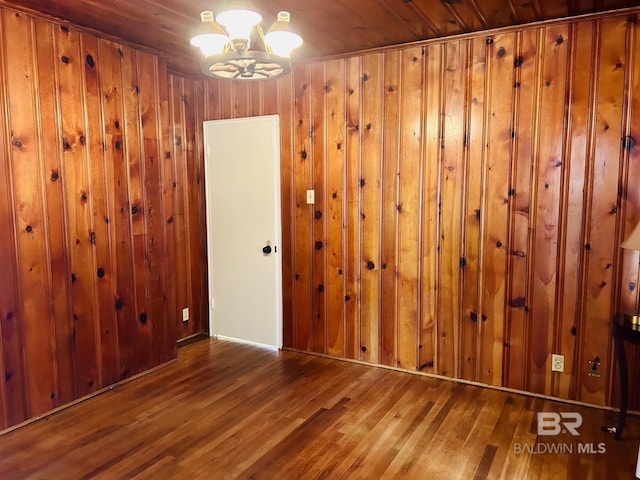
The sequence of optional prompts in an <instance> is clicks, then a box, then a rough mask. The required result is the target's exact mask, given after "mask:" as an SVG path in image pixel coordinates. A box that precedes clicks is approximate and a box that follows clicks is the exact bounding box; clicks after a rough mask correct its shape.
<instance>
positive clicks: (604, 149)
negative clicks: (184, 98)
mask: <svg viewBox="0 0 640 480" xmlns="http://www.w3.org/2000/svg"><path fill="white" fill-rule="evenodd" d="M639 28H640V27H639V25H638V21H637V18H636V16H634V15H632V16H611V17H607V18H601V19H597V18H594V19H592V20H590V19H582V20H581V21H579V22H564V23H558V22H555V23H550V24H548V25H541V26H537V27H535V28H523V29H520V30H514V29H510V30H508V31H503V32H496V33H494V34H491V35H486V34H485V35H475V36H470V37H467V38H464V39H455V40H450V41H441V42H429V43H425V44H424V45H422V46H420V45H418V46H416V45H412V46H407V47H398V48H390V49H386V50H384V51H380V52H370V53H366V54H362V55H353V56H351V57H349V58H342V59H332V60H328V61H316V62H313V63H299V64H297V65H296V66H295V67H294V69H293V71H292V73H291V75H289V76H287V77H285V78H283V79H280V80H277V81H273V82H263V83H261V84H260V86H259V87H255V86H254V85H251V86H250V87H248V89H247V86H245V85H243V84H236V83H230V82H224V81H219V80H213V79H207V80H203V81H202V82H203V83H204V89H203V90H204V95H203V100H204V102H205V109H204V110H205V119H220V118H230V117H233V116H244V115H257V114H262V113H264V112H262V111H260V108H262V107H261V106H262V105H263V104H265V103H266V102H269V101H271V99H272V95H271V93H269V92H272V91H274V90H276V91H277V92H278V102H277V105H275V107H276V110H274V111H271V112H270V113H280V114H281V135H282V137H281V140H282V145H284V148H283V151H282V185H283V191H282V200H283V203H282V204H283V219H284V221H283V235H284V238H285V241H284V242H283V243H284V245H283V255H285V256H286V257H287V260H286V261H285V262H284V263H285V264H284V267H283V278H284V312H285V327H284V328H285V335H284V338H285V346H287V347H291V348H294V349H298V350H304V351H313V352H321V353H327V354H329V355H332V356H336V357H345V358H352V359H357V360H361V361H365V362H369V363H380V364H386V365H393V366H395V367H399V368H403V369H408V370H415V369H417V370H420V371H423V372H429V373H437V374H441V375H447V376H450V377H454V378H464V379H467V380H473V381H478V382H482V383H486V384H491V385H501V386H506V387H511V388H516V389H520V390H525V391H530V392H535V393H541V394H549V395H555V396H558V397H562V398H567V399H577V400H581V401H587V402H590V403H595V404H610V403H611V402H612V399H613V400H615V396H616V392H617V390H616V388H617V387H616V383H617V380H616V377H615V372H616V371H615V369H614V365H613V364H612V361H613V357H612V353H613V352H612V345H611V340H610V335H609V320H610V318H611V316H612V314H613V313H614V312H616V311H618V310H621V309H623V308H627V309H632V308H635V307H636V306H637V304H638V288H637V285H638V277H639V271H638V270H639V269H638V258H637V254H635V253H633V252H627V251H622V250H620V249H619V248H618V246H619V244H620V242H621V241H622V239H623V238H624V236H625V234H628V233H629V231H630V229H631V228H632V227H633V225H634V224H635V222H636V221H637V220H638V218H640V198H639V197H638V195H639V194H638V187H637V178H638V170H639V168H640V167H639V166H638V164H637V162H638V158H640V157H639V154H638V147H637V145H636V143H637V142H638V139H639V138H640V132H638V131H636V130H637V129H638V122H637V119H638V115H639V113H638V112H639V110H640V104H639V103H638V96H639V95H640V94H639V90H638V84H639V83H640V74H639V73H638V72H639V71H640V70H638V68H639V67H638V65H640V57H639V55H640V40H638V38H639V37H640V35H639V34H640V31H639ZM270 85H277V87H272V86H270ZM256 96H257V97H259V98H256ZM307 189H315V191H316V204H315V205H313V206H311V205H307V204H306V202H305V192H306V190H307ZM340 300H342V301H340ZM552 353H561V354H564V355H565V367H566V371H565V373H553V374H552V373H551V366H550V361H551V354H552ZM629 355H630V357H634V356H636V355H637V352H636V351H635V350H634V351H633V352H631V353H630V354H629ZM596 357H597V358H596ZM590 360H591V362H592V363H589V361H590ZM596 360H597V361H599V362H600V363H599V366H598V367H597V369H596V370H595V371H594V370H593V369H592V366H593V362H594V361H596ZM632 374H633V375H635V376H637V375H638V373H637V372H632ZM636 396H637V392H636Z"/></svg>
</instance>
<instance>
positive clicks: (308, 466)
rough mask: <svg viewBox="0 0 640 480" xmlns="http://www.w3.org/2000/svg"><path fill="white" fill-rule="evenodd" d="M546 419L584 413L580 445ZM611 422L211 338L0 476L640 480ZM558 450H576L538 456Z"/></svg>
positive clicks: (0, 461) (6, 447) (631, 447)
mask: <svg viewBox="0 0 640 480" xmlns="http://www.w3.org/2000/svg"><path fill="white" fill-rule="evenodd" d="M541 411H545V412H579V413H580V414H581V415H582V417H583V424H582V426H581V427H580V430H579V433H580V436H579V437H573V436H571V435H569V434H567V433H562V434H560V435H558V436H557V437H549V436H538V435H537V425H536V418H537V415H536V414H537V412H541ZM614 423H615V415H614V414H613V413H612V412H609V411H604V410H600V409H596V408H589V407H583V406H577V405H572V404H567V403H560V402H554V401H551V400H546V399H542V398H533V397H528V396H524V395H520V394H516V393H510V392H502V391H498V390H494V389H485V388H481V387H476V386H472V385H465V384H459V383H455V382H452V381H448V380H440V379H436V378H432V377H427V376H424V375H416V374H410V373H407V372H398V371H393V370H388V369H384V368H377V367H372V366H366V365H361V364H357V363H350V362H345V361H340V360H336V359H330V358H325V357H322V356H315V355H309V354H302V353H297V352H290V351H280V352H275V351H272V350H268V349H262V348H258V347H254V346H249V345H243V344H238V343H233V342H227V341H220V340H215V339H204V340H201V341H198V342H195V343H191V344H187V345H184V346H181V347H180V348H179V349H178V360H177V361H175V362H173V363H171V364H169V365H167V366H165V367H163V368H161V369H159V370H156V371H155V372H152V373H150V374H148V375H145V376H143V377H140V378H137V379H134V380H131V381H129V382H127V383H124V384H121V385H119V386H116V387H115V388H113V389H111V390H109V391H107V392H104V393H102V394H100V395H98V396H96V397H93V398H90V399H87V400H86V401H84V402H81V403H79V404H77V405H74V406H71V407H69V408H66V409H64V410H62V411H59V412H57V413H55V414H51V415H48V416H46V417H44V418H42V419H40V420H38V421H36V422H33V423H31V424H29V425H27V426H24V427H22V428H20V429H17V430H14V431H10V432H6V433H4V434H3V435H0V452H1V455H0V478H2V479H3V480H4V479H7V480H13V479H16V480H17V479H20V480H23V479H44V478H46V479H64V480H67V479H85V478H86V479H89V478H91V479H113V478H126V479H134V478H135V479H154V480H157V479H173V478H175V479H188V480H198V479H216V480H218V479H226V478H230V479H231V478H247V479H248V478H252V479H260V478H268V479H272V478H279V479H352V478H391V479H394V478H399V479H400V478H401V479H425V478H427V479H428V478H435V479H439V478H446V479H449V478H461V479H467V478H477V479H494V478H507V479H510V478H518V479H526V478H534V479H556V478H570V479H573V478H594V479H595V478H614V479H623V478H633V472H634V470H635V461H636V456H637V452H638V442H639V440H640V418H638V417H637V416H635V415H631V416H630V417H629V424H628V427H627V429H626V430H625V431H624V438H623V439H622V440H620V441H616V440H614V439H613V438H612V437H611V436H609V435H608V434H606V433H604V432H602V431H601V430H600V427H601V426H602V425H605V424H614ZM578 443H583V444H592V445H593V446H594V448H595V449H598V448H600V449H602V450H603V451H602V452H594V453H586V452H582V453H579V452H577V445H578ZM553 444H561V445H565V446H572V447H573V449H574V451H573V453H571V454H569V453H560V454H550V453H544V452H542V453H541V452H535V451H531V449H534V448H541V447H548V446H549V445H553ZM525 447H528V448H529V451H527V450H526V448H525ZM523 449H524V450H523Z"/></svg>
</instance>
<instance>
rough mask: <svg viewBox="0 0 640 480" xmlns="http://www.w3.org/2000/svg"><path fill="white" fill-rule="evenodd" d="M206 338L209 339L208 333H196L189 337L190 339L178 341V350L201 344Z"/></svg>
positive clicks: (185, 338)
mask: <svg viewBox="0 0 640 480" xmlns="http://www.w3.org/2000/svg"><path fill="white" fill-rule="evenodd" d="M205 338H209V334H208V333H206V332H200V333H194V334H193V335H189V336H188V337H184V338H181V339H180V340H178V348H179V347H184V346H185V345H190V344H192V343H195V342H199V341H200V340H204V339H205Z"/></svg>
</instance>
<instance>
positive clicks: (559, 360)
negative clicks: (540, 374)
mask: <svg viewBox="0 0 640 480" xmlns="http://www.w3.org/2000/svg"><path fill="white" fill-rule="evenodd" d="M551 371H552V372H564V355H558V354H557V353H553V354H551Z"/></svg>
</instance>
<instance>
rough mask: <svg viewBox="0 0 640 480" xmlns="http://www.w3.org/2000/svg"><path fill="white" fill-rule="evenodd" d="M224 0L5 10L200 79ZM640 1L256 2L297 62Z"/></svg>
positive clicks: (21, 2) (107, 0)
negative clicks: (203, 42)
mask: <svg viewBox="0 0 640 480" xmlns="http://www.w3.org/2000/svg"><path fill="white" fill-rule="evenodd" d="M224 3H225V2H224V1H222V0H190V1H184V0H136V1H125V0H0V5H4V6H9V7H12V8H16V9H19V10H22V11H30V12H33V11H36V12H39V13H41V14H45V15H46V16H49V17H53V18H56V19H61V20H64V21H68V22H70V23H72V24H75V25H81V26H83V27H86V28H88V29H90V30H96V31H99V32H102V33H103V34H106V35H107V36H109V37H114V38H117V39H120V40H125V41H127V42H131V43H133V44H135V45H138V46H142V47H145V48H147V49H150V50H151V51H153V52H156V53H159V54H162V55H164V56H166V58H167V60H168V65H169V68H170V69H171V70H174V71H176V72H179V73H182V74H186V75H199V72H200V69H199V58H198V55H197V52H196V51H195V50H194V48H193V47H191V46H190V45H189V38H190V37H191V34H192V32H193V31H194V29H195V28H196V27H197V26H198V23H199V12H200V11H201V10H206V9H209V10H214V11H216V10H219V9H221V7H223V6H224ZM637 3H638V2H637V0H325V1H322V2H319V1H316V0H278V1H276V2H274V1H273V0H253V4H254V6H255V8H256V9H257V10H258V11H260V12H261V13H262V15H263V18H264V20H263V23H264V24H265V25H266V28H268V27H269V25H270V24H271V21H272V20H271V19H275V16H276V13H277V11H278V10H289V11H290V12H291V14H292V23H293V24H295V27H296V29H297V30H298V31H299V32H300V33H301V34H302V36H303V38H304V45H303V46H302V47H301V48H300V49H299V50H298V51H297V52H296V53H295V57H294V60H295V59H299V60H300V59H310V58H316V57H327V56H333V55H340V54H344V53H351V52H356V51H360V50H365V49H369V48H375V47H381V46H387V45H395V44H399V43H406V42H412V41H419V40H426V39H431V38H437V37H444V36H448V35H455V34H460V33H466V32H474V31H479V30H486V29H491V28H496V27H504V26H508V25H519V24H525V23H530V22H536V21H542V20H547V19H555V18H563V17H571V16H576V15H582V14H586V13H592V12H603V11H607V10H613V9H621V8H626V7H633V6H637Z"/></svg>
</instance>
